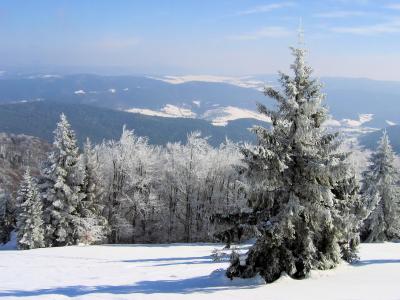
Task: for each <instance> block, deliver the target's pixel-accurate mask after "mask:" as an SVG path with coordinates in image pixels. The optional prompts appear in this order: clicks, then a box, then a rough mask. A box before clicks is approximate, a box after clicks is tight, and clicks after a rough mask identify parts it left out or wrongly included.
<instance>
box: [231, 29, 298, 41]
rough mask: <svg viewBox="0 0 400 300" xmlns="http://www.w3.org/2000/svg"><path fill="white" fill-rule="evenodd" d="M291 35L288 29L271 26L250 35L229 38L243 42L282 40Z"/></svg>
mask: <svg viewBox="0 0 400 300" xmlns="http://www.w3.org/2000/svg"><path fill="white" fill-rule="evenodd" d="M290 34H292V31H290V30H288V29H287V28H284V27H281V26H269V27H264V28H261V29H259V30H257V31H254V32H250V33H244V34H238V35H232V36H228V39H230V40H242V41H246V40H259V39H264V38H280V37H285V36H289V35H290Z"/></svg>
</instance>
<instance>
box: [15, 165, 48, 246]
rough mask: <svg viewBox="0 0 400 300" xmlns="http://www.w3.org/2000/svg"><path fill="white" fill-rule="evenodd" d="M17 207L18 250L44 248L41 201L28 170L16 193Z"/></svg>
mask: <svg viewBox="0 0 400 300" xmlns="http://www.w3.org/2000/svg"><path fill="white" fill-rule="evenodd" d="M17 205H18V209H17V227H16V230H17V245H18V249H22V250H26V249H34V248H41V247H44V230H43V215H42V214H43V212H42V201H41V199H40V194H39V190H38V188H37V186H36V183H35V182H34V181H33V178H32V177H31V175H30V170H29V168H28V169H27V170H26V172H25V174H24V177H23V180H22V182H21V185H20V188H19V191H18V197H17Z"/></svg>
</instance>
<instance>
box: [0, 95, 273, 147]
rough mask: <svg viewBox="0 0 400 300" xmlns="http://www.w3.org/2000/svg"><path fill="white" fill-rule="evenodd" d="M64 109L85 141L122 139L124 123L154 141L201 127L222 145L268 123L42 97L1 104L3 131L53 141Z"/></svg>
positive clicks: (250, 138)
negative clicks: (214, 120) (216, 121)
mask: <svg viewBox="0 0 400 300" xmlns="http://www.w3.org/2000/svg"><path fill="white" fill-rule="evenodd" d="M62 112H63V113H65V114H66V115H67V117H68V119H69V121H70V123H71V125H72V127H73V129H74V130H75V131H76V133H77V138H78V140H79V142H80V143H81V144H82V143H83V141H84V140H85V139H86V137H89V138H91V139H92V141H94V142H96V143H99V142H101V141H102V140H103V139H107V140H108V139H118V138H119V137H120V135H121V132H122V127H123V126H124V125H126V127H127V128H128V129H134V130H135V133H136V134H137V135H140V136H147V137H148V138H149V142H150V143H153V144H166V143H167V142H176V141H182V142H184V141H185V140H186V137H187V135H188V134H189V133H190V132H193V131H201V132H202V134H203V135H204V136H209V137H210V139H209V140H210V143H211V144H212V145H219V144H220V143H222V142H224V141H225V138H229V139H231V140H233V141H237V142H239V141H248V142H254V140H255V136H254V134H252V133H251V132H249V130H248V128H249V127H252V126H253V125H263V126H268V124H267V123H265V122H261V121H257V120H253V119H251V120H250V119H241V120H236V121H232V122H230V123H229V124H228V125H227V126H225V127H223V126H213V125H212V124H210V123H209V122H207V121H204V120H199V119H189V118H163V117H154V116H145V115H141V114H134V113H127V112H123V111H117V110H111V109H107V108H100V107H94V106H89V105H85V104H77V103H75V104H66V103H57V102H50V101H39V102H27V103H15V104H3V105H0V132H7V133H14V134H21V133H24V134H28V135H32V136H37V137H39V138H42V139H44V140H47V141H49V142H52V139H53V130H54V128H55V126H56V122H57V121H58V119H59V115H60V114H61V113H62Z"/></svg>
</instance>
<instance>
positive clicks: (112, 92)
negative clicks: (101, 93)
mask: <svg viewBox="0 0 400 300" xmlns="http://www.w3.org/2000/svg"><path fill="white" fill-rule="evenodd" d="M108 91H109V92H110V93H111V94H115V92H116V91H117V90H116V89H108Z"/></svg>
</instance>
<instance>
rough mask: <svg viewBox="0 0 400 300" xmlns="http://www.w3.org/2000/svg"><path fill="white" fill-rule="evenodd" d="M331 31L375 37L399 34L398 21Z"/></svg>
mask: <svg viewBox="0 0 400 300" xmlns="http://www.w3.org/2000/svg"><path fill="white" fill-rule="evenodd" d="M331 31H333V32H338V33H348V34H356V35H376V34H384V33H399V32H400V20H394V21H391V22H386V23H379V24H373V25H365V26H349V27H333V28H331Z"/></svg>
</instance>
